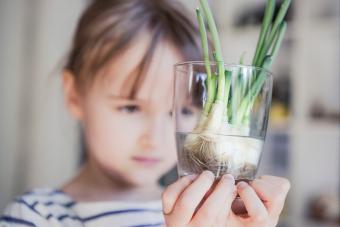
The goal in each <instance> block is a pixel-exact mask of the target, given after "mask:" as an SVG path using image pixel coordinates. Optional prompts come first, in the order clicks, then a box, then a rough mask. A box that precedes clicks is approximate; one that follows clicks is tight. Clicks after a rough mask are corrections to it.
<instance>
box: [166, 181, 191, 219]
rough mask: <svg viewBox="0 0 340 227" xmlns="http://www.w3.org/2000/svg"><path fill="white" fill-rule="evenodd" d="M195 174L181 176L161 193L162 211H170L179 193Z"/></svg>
mask: <svg viewBox="0 0 340 227" xmlns="http://www.w3.org/2000/svg"><path fill="white" fill-rule="evenodd" d="M195 178H197V175H188V176H184V177H181V178H180V179H179V180H177V181H176V182H174V183H172V184H170V185H169V186H168V187H167V188H166V189H165V190H164V192H163V193H162V203H163V212H164V214H168V213H170V212H171V211H172V209H173V206H174V204H175V202H176V200H177V199H178V197H179V195H180V194H181V193H182V192H183V191H184V189H185V188H186V187H188V186H189V185H190V184H191V183H192V181H193V180H194V179H195Z"/></svg>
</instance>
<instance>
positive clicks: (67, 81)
mask: <svg viewBox="0 0 340 227" xmlns="http://www.w3.org/2000/svg"><path fill="white" fill-rule="evenodd" d="M62 85H63V91H64V101H65V104H66V106H67V109H68V110H69V112H70V113H71V115H72V116H73V117H74V118H75V119H76V120H80V121H81V120H82V119H83V112H84V111H83V109H84V107H83V103H82V98H81V94H80V93H79V91H78V89H77V86H76V81H75V76H74V75H73V74H72V73H71V72H69V71H67V70H65V71H63V74H62Z"/></svg>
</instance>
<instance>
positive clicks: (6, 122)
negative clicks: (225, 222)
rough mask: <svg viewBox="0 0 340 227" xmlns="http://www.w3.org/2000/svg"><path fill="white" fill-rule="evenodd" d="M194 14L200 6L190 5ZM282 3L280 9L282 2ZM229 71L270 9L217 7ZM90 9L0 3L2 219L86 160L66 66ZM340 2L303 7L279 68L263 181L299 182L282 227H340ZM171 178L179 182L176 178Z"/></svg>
mask: <svg viewBox="0 0 340 227" xmlns="http://www.w3.org/2000/svg"><path fill="white" fill-rule="evenodd" d="M181 1H182V2H183V3H184V4H185V5H186V6H187V7H188V8H189V9H190V10H191V11H192V12H194V10H195V8H196V6H197V5H198V1H196V0H181ZM277 2H279V1H277ZM210 3H211V5H212V7H213V10H214V13H215V15H216V19H217V21H218V26H219V30H220V36H221V42H222V47H223V51H224V57H225V61H226V62H228V63H237V62H239V59H240V57H241V55H242V53H244V52H245V63H247V64H250V63H251V59H252V56H253V54H254V53H253V52H254V50H255V47H256V42H257V38H258V34H259V32H260V28H261V21H262V15H263V11H264V7H265V1H264V0H258V1H253V0H238V1H231V0H211V1H210ZM86 4H87V1H85V0H72V1H69V0H47V1H34V0H33V1H23V0H0V212H2V210H3V208H4V207H5V205H6V204H7V203H8V202H9V201H10V200H11V199H13V197H14V196H16V195H18V194H21V193H23V192H24V191H26V190H29V189H31V188H35V187H56V186H58V185H60V184H61V183H62V182H65V181H66V180H68V179H70V177H71V176H72V175H74V174H75V173H76V171H77V168H78V166H79V163H80V159H81V154H80V153H81V152H80V150H81V146H80V145H79V135H78V134H79V133H78V131H79V130H78V127H77V123H76V122H74V121H73V120H72V119H71V118H70V116H69V115H68V113H67V112H66V110H65V107H64V103H63V97H62V94H61V86H60V68H61V67H62V65H63V59H64V58H65V56H66V54H67V51H68V48H69V47H70V44H71V38H72V35H73V32H74V29H75V26H76V22H77V19H78V17H79V15H80V13H81V12H82V10H83V9H84V7H85V6H86ZM339 11H340V1H339V0H323V1H320V0H293V1H292V5H291V8H290V11H289V14H288V15H287V18H286V19H287V21H288V30H287V33H286V36H285V39H284V42H283V45H282V47H281V50H280V52H279V55H278V57H277V59H276V61H275V63H274V65H273V67H272V70H271V71H272V73H273V74H274V89H273V100H272V107H271V112H270V122H269V127H268V133H267V139H266V145H265V150H264V153H263V156H262V161H261V167H260V170H259V173H258V174H259V175H261V174H270V175H278V176H284V177H287V178H288V179H290V181H291V185H292V187H291V191H290V193H289V196H288V199H287V202H286V206H285V208H284V212H283V214H282V216H281V220H280V224H279V226H281V227H301V226H308V227H314V226H318V227H319V226H321V227H322V226H325V227H328V226H329V227H333V226H339V223H340V208H339V206H340V205H339V204H340V201H339V192H340V168H339V166H340V44H339V43H340V22H339V20H340V12H339ZM169 178H171V177H169Z"/></svg>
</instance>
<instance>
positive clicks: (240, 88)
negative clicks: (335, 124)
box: [184, 0, 291, 177]
mask: <svg viewBox="0 0 340 227" xmlns="http://www.w3.org/2000/svg"><path fill="white" fill-rule="evenodd" d="M199 1H200V7H201V9H196V16H197V20H198V25H199V30H200V35H201V44H202V49H203V59H204V65H205V69H206V73H207V79H206V81H205V83H206V89H207V99H206V100H207V101H206V102H204V106H203V113H202V115H201V117H200V120H199V122H198V124H197V125H196V127H195V129H194V130H193V132H192V133H191V134H188V136H187V137H186V140H185V143H184V151H186V153H187V155H188V157H189V158H190V160H193V161H194V162H195V163H196V164H197V165H198V166H200V167H201V168H202V169H210V168H211V167H216V166H218V169H217V170H216V172H217V177H218V175H219V174H220V173H221V171H222V172H223V168H224V167H225V166H226V168H227V169H228V168H231V169H232V168H236V167H235V166H233V165H232V164H230V157H228V155H226V151H227V150H229V148H230V147H228V144H225V143H224V142H223V140H220V139H219V138H220V137H219V135H220V134H230V135H233V134H235V133H236V134H237V135H244V136H249V133H250V125H249V122H250V116H251V111H252V108H253V105H254V103H255V102H256V99H257V97H258V95H259V94H260V92H261V89H262V87H263V84H264V82H265V81H266V75H267V70H269V69H270V67H271V65H272V63H273V61H274V60H275V58H276V56H277V54H278V51H279V49H280V46H281V44H282V40H283V37H284V34H285V32H286V28H287V23H286V22H285V21H284V20H283V19H284V16H285V15H286V13H287V10H288V7H289V4H290V2H291V0H284V2H283V4H282V5H281V7H280V10H279V13H278V15H277V16H276V18H275V20H274V22H273V17H274V9H275V0H268V2H267V5H266V9H265V15H264V19H263V23H262V26H261V32H260V35H259V38H258V42H257V45H256V50H255V54H254V57H253V59H252V65H253V66H256V67H260V68H261V70H260V71H259V72H257V73H256V74H254V75H253V76H252V77H251V78H249V79H247V78H244V74H243V71H242V70H236V71H230V70H228V69H225V65H224V61H223V56H222V48H221V45H220V40H219V36H218V31H217V27H216V24H215V21H214V18H213V15H212V12H211V9H210V7H209V5H208V3H207V0H199ZM205 19H206V23H207V27H208V28H209V32H210V34H211V38H212V52H211V53H212V56H213V58H214V60H215V64H216V69H214V71H212V68H211V64H210V58H209V56H210V55H209V46H208V36H207V31H206V28H205ZM244 55H245V54H244V53H243V54H242V55H241V58H240V64H241V65H242V64H244ZM240 143H241V141H240ZM249 158H250V157H249ZM250 159H251V158H250ZM243 161H244V160H243ZM238 164H240V163H238ZM243 164H244V162H243ZM230 165H231V166H230ZM237 168H245V166H243V167H237ZM228 171H229V169H228Z"/></svg>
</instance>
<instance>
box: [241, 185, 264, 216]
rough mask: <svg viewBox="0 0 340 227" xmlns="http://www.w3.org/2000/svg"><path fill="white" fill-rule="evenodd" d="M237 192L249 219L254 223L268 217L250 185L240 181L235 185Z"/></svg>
mask: <svg viewBox="0 0 340 227" xmlns="http://www.w3.org/2000/svg"><path fill="white" fill-rule="evenodd" d="M237 191H238V194H239V195H240V198H241V199H242V200H243V202H244V206H245V207H246V209H247V212H248V216H249V218H251V219H252V220H254V221H256V222H261V221H264V220H265V219H266V218H267V217H268V211H267V209H266V207H265V206H264V204H263V203H262V201H261V200H260V198H259V197H258V195H257V194H256V192H255V191H254V189H253V188H252V187H250V185H248V184H247V183H246V182H242V181H241V182H239V183H238V184H237Z"/></svg>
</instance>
